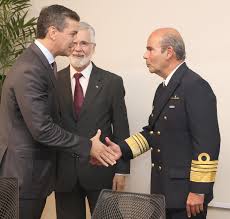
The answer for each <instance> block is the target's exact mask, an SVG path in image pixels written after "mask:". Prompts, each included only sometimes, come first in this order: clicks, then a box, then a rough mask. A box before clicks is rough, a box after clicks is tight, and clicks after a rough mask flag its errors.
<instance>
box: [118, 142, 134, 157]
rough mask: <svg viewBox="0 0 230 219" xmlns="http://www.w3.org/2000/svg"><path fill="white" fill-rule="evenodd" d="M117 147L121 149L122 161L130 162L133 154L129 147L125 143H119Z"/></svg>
mask: <svg viewBox="0 0 230 219" xmlns="http://www.w3.org/2000/svg"><path fill="white" fill-rule="evenodd" d="M119 146H120V148H121V152H122V158H123V159H124V160H131V159H133V153H132V151H131V149H130V147H129V145H128V144H127V143H126V142H125V141H123V142H121V143H119Z"/></svg>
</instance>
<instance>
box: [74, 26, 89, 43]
mask: <svg viewBox="0 0 230 219" xmlns="http://www.w3.org/2000/svg"><path fill="white" fill-rule="evenodd" d="M90 38H91V36H90V32H89V31H88V30H87V29H79V30H78V32H77V34H76V36H75V38H74V42H78V41H90Z"/></svg>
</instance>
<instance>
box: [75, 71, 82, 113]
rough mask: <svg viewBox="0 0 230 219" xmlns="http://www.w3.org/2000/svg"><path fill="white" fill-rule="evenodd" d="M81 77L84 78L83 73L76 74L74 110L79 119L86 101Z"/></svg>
mask: <svg viewBox="0 0 230 219" xmlns="http://www.w3.org/2000/svg"><path fill="white" fill-rule="evenodd" d="M81 76H82V74H81V73H75V74H74V78H75V80H76V84H75V90H74V108H75V112H76V115H77V117H78V116H79V114H80V111H81V107H82V104H83V101H84V94H83V90H82V87H81V84H80V81H79V79H80V77H81Z"/></svg>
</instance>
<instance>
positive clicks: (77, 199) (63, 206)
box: [55, 185, 101, 219]
mask: <svg viewBox="0 0 230 219" xmlns="http://www.w3.org/2000/svg"><path fill="white" fill-rule="evenodd" d="M100 192H101V190H95V191H91V190H89V191H88V190H85V189H83V188H82V187H81V186H79V185H78V186H76V187H75V188H74V190H73V191H72V192H55V200H56V212H57V219H67V218H68V219H76V218H79V219H85V218H86V206H85V198H86V197H87V199H88V202H89V207H90V212H91V214H92V212H93V210H94V208H95V205H96V202H97V199H98V196H99V194H100Z"/></svg>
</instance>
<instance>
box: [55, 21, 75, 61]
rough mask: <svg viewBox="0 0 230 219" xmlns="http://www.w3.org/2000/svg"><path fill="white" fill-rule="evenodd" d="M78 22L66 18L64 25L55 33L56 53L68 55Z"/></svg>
mask: <svg viewBox="0 0 230 219" xmlns="http://www.w3.org/2000/svg"><path fill="white" fill-rule="evenodd" d="M78 27H79V22H77V21H75V20H72V19H70V18H66V25H65V28H64V29H63V30H62V31H58V30H57V33H56V47H57V48H58V54H57V55H61V56H69V55H70V54H71V51H72V48H73V41H74V38H75V36H76V34H77V30H78Z"/></svg>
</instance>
